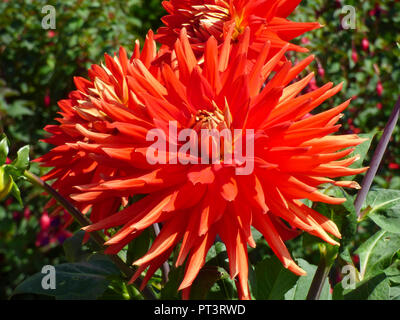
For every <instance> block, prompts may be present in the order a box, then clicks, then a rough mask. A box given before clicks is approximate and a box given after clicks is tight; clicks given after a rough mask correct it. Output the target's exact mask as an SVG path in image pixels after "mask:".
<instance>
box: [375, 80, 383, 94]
mask: <svg viewBox="0 0 400 320" xmlns="http://www.w3.org/2000/svg"><path fill="white" fill-rule="evenodd" d="M376 93H377V94H378V96H380V97H381V96H382V94H383V85H382V82H380V81H379V82H378V84H377V85H376Z"/></svg>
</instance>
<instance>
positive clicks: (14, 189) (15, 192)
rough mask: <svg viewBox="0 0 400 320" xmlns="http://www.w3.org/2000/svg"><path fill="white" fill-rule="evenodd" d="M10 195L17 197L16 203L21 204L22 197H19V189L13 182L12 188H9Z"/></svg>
mask: <svg viewBox="0 0 400 320" xmlns="http://www.w3.org/2000/svg"><path fill="white" fill-rule="evenodd" d="M10 193H11V195H12V196H13V197H14V198H15V199H17V201H18V203H19V204H20V205H21V206H23V205H24V204H23V202H22V198H21V191H20V190H19V188H18V186H17V184H16V183H15V182H13V185H12V188H11V192H10Z"/></svg>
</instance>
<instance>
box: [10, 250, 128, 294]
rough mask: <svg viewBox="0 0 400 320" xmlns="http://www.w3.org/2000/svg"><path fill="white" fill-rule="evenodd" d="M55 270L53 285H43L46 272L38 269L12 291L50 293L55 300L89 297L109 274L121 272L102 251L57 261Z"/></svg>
mask: <svg viewBox="0 0 400 320" xmlns="http://www.w3.org/2000/svg"><path fill="white" fill-rule="evenodd" d="M55 270H56V289H54V290H52V289H49V290H45V289H43V288H42V280H43V277H45V276H46V274H42V273H37V274H35V275H33V276H32V277H30V278H28V279H26V280H25V281H24V282H22V283H21V284H20V285H19V286H18V287H17V288H16V289H15V291H14V293H13V295H17V294H27V293H29V294H38V295H46V296H51V297H54V298H55V299H57V300H65V299H71V300H78V299H85V300H92V299H96V298H98V297H100V296H101V295H102V294H103V293H104V291H105V290H106V289H107V286H108V285H109V283H110V280H109V277H111V276H119V275H120V272H119V270H118V269H117V268H116V267H115V265H114V264H113V263H112V262H111V260H110V259H109V258H108V257H106V256H103V255H93V256H91V257H90V258H89V259H88V261H87V262H79V263H64V264H60V265H57V266H55Z"/></svg>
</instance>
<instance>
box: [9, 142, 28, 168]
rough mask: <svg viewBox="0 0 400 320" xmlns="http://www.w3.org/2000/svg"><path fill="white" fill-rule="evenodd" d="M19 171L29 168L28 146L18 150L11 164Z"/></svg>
mask: <svg viewBox="0 0 400 320" xmlns="http://www.w3.org/2000/svg"><path fill="white" fill-rule="evenodd" d="M12 165H13V166H14V167H16V168H17V169H19V170H20V171H22V172H23V171H25V170H27V169H28V167H29V146H24V147H22V148H21V149H19V150H18V153H17V159H15V160H14V162H13V163H12Z"/></svg>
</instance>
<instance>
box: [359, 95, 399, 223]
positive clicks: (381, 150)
mask: <svg viewBox="0 0 400 320" xmlns="http://www.w3.org/2000/svg"><path fill="white" fill-rule="evenodd" d="M399 115H400V96H399V99H398V100H397V103H396V105H395V106H394V109H393V112H392V114H391V115H390V118H389V121H388V122H387V124H386V126H385V130H384V131H383V135H382V138H381V140H380V141H379V144H378V147H377V148H376V150H375V153H374V155H373V157H372V160H371V164H370V168H369V170H368V171H367V173H366V175H365V177H364V179H363V181H362V184H361V190H360V191H359V192H358V194H357V198H356V200H355V202H354V206H355V209H356V214H357V216H358V219H359V220H361V219H362V218H363V217H362V213H361V208H362V205H363V204H364V201H365V199H366V198H367V194H368V192H369V190H370V188H371V186H372V183H373V181H374V178H375V176H376V173H377V172H378V169H379V166H380V164H381V162H382V158H383V156H384V154H385V152H386V149H387V147H388V145H389V142H390V138H391V137H392V134H393V131H394V129H395V127H396V124H397V121H398V120H399Z"/></svg>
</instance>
